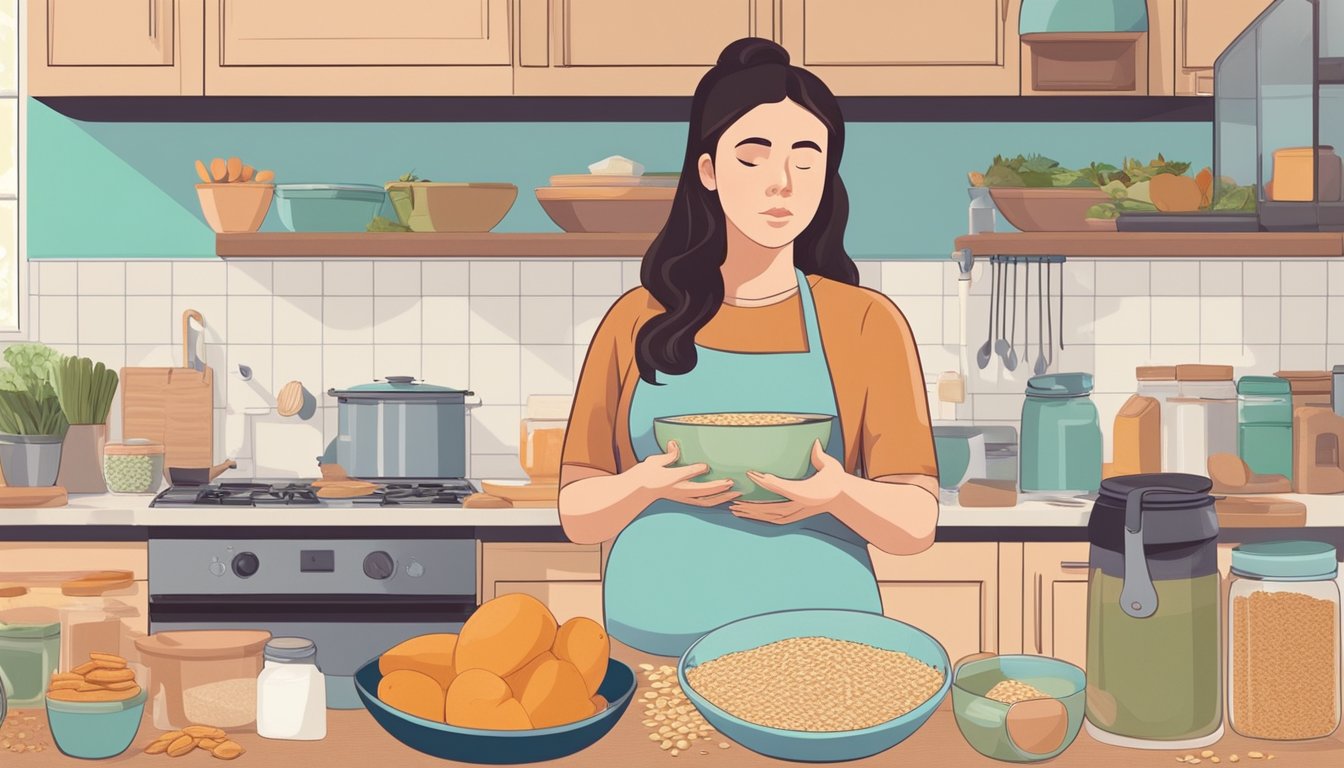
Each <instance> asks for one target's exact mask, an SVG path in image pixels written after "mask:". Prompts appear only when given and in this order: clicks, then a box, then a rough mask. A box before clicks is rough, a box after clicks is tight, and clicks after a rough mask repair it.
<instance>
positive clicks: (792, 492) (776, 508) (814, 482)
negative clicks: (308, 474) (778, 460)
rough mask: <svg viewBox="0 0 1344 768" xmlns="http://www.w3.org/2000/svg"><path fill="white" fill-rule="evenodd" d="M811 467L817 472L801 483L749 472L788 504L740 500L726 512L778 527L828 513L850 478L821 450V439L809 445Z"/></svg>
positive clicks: (833, 458) (762, 473)
mask: <svg viewBox="0 0 1344 768" xmlns="http://www.w3.org/2000/svg"><path fill="white" fill-rule="evenodd" d="M812 466H813V467H815V468H816V470H817V471H816V472H815V473H814V474H813V475H812V476H811V477H807V478H804V479H802V480H786V479H784V478H782V477H776V476H775V475H771V474H768V473H765V472H748V473H747V476H748V477H750V478H751V479H752V481H753V482H755V483H756V484H757V485H759V486H760V487H762V488H764V489H766V490H767V491H773V492H774V493H777V494H779V495H780V496H783V497H784V498H786V499H788V501H766V502H751V501H742V502H738V503H737V504H733V505H731V506H730V507H728V509H730V510H731V511H732V513H733V514H734V515H736V516H738V517H744V518H747V519H749V520H761V521H764V522H767V523H776V524H780V525H782V524H784V523H793V522H797V521H798V520H803V519H805V518H808V517H812V516H813V515H818V514H821V513H823V512H829V511H831V510H830V507H831V506H832V504H833V503H834V502H835V500H836V499H837V498H838V497H839V496H840V494H841V493H842V492H843V491H844V483H845V478H847V477H850V475H849V473H847V472H845V468H844V466H843V465H842V464H841V463H840V462H839V461H836V459H835V457H833V456H831V455H830V454H829V453H827V452H826V451H825V449H823V448H822V447H821V441H820V440H815V441H813V443H812Z"/></svg>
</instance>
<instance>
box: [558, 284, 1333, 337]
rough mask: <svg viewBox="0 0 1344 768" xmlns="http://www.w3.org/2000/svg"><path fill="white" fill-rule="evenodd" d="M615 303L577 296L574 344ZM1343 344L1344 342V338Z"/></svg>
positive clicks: (609, 299) (587, 334) (610, 299)
mask: <svg viewBox="0 0 1344 768" xmlns="http://www.w3.org/2000/svg"><path fill="white" fill-rule="evenodd" d="M615 303H616V299H615V298H613V297H609V296H575V297H574V343H575V344H588V343H590V342H591V341H592V340H593V334H595V333H597V328H598V326H599V325H600V324H601V323H602V318H604V317H606V315H607V311H608V310H610V309H611V307H612V305H614V304H615ZM1341 342H1344V338H1342V339H1341Z"/></svg>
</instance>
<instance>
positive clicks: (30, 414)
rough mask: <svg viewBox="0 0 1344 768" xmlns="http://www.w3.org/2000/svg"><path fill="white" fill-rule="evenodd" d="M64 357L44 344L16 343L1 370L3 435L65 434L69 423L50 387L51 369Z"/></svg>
mask: <svg viewBox="0 0 1344 768" xmlns="http://www.w3.org/2000/svg"><path fill="white" fill-rule="evenodd" d="M61 358H62V355H61V353H60V352H57V351H56V350H54V349H52V348H51V347H48V346H46V345H45V344H14V345H12V346H10V347H9V348H8V349H6V350H5V351H4V359H5V362H6V363H8V364H9V367H7V368H0V433H4V434H9V435H62V436H63V435H65V430H66V428H67V427H68V426H69V422H68V421H67V420H66V418H65V414H64V413H63V412H62V410H61V402H60V399H59V398H57V397H56V390H55V389H54V388H53V387H52V385H51V366H52V364H53V363H55V362H57V361H59V360H60V359H61Z"/></svg>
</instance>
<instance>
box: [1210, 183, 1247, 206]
mask: <svg viewBox="0 0 1344 768" xmlns="http://www.w3.org/2000/svg"><path fill="white" fill-rule="evenodd" d="M1221 190H1222V194H1220V195H1217V196H1216V199H1215V200H1214V202H1213V210H1215V211H1254V210H1255V189H1254V187H1241V186H1236V185H1232V184H1229V185H1224V186H1222V187H1221Z"/></svg>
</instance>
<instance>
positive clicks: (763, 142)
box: [733, 136, 798, 149]
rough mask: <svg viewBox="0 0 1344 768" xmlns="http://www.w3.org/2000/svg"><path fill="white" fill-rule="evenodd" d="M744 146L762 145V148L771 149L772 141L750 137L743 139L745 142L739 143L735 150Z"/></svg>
mask: <svg viewBox="0 0 1344 768" xmlns="http://www.w3.org/2000/svg"><path fill="white" fill-rule="evenodd" d="M743 144H760V145H761V146H762V147H766V148H769V147H770V140H769V139H763V138H761V137H760V136H748V137H747V138H745V139H743V140H741V141H739V142H737V144H736V145H735V146H734V147H733V148H734V149H736V148H737V147H740V146H742V145H743ZM794 146H795V147H796V146H798V145H797V144H795V145H794Z"/></svg>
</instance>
